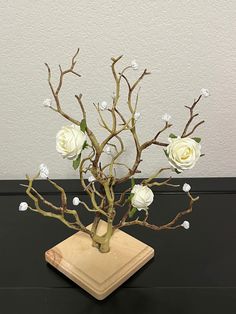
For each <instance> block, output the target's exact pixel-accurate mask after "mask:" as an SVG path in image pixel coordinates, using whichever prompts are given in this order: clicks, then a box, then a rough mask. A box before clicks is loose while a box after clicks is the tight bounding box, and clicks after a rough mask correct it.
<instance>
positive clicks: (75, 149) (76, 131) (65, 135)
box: [56, 125, 86, 160]
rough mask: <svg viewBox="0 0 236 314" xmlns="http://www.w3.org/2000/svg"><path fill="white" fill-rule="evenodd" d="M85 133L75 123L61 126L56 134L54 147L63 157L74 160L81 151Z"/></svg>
mask: <svg viewBox="0 0 236 314" xmlns="http://www.w3.org/2000/svg"><path fill="white" fill-rule="evenodd" d="M85 141H86V135H85V133H84V132H82V131H81V129H80V127H79V126H77V125H71V126H63V127H62V129H61V130H60V131H59V132H58V133H57V136H56V149H57V151H58V153H60V154H61V155H62V157H63V158H67V159H72V160H75V159H76V158H77V157H78V155H79V154H80V153H81V151H82V148H83V145H84V143H85Z"/></svg>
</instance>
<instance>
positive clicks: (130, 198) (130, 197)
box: [127, 193, 134, 202]
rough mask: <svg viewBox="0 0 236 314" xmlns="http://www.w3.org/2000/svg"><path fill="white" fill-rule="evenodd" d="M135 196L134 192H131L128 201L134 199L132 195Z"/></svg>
mask: <svg viewBox="0 0 236 314" xmlns="http://www.w3.org/2000/svg"><path fill="white" fill-rule="evenodd" d="M133 196H134V193H130V195H129V197H128V198H127V201H128V202H129V201H131V200H132V197H133Z"/></svg>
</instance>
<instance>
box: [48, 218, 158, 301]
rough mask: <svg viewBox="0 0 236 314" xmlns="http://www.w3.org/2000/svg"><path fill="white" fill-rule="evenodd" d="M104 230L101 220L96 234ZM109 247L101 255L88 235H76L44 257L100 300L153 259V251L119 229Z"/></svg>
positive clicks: (104, 226)
mask: <svg viewBox="0 0 236 314" xmlns="http://www.w3.org/2000/svg"><path fill="white" fill-rule="evenodd" d="M89 227H90V228H91V225H90V226H89ZM105 231H106V222H104V221H100V223H99V226H98V233H99V234H103V233H104V232H105ZM110 247H111V249H110V252H108V253H100V252H99V251H98V249H97V248H95V247H92V242H91V238H90V237H89V236H88V235H87V234H85V233H83V232H77V233H75V234H74V235H72V236H71V237H69V238H67V239H66V240H64V241H62V242H61V243H59V244H57V245H56V246H54V247H53V248H51V249H50V250H48V251H47V252H46V253H45V258H46V261H47V262H48V263H50V264H51V265H52V266H54V267H55V268H57V269H58V270H59V271H60V272H62V273H63V274H65V275H66V276H67V277H69V278H70V279H71V280H73V281H74V282H75V283H76V284H78V285H79V286H80V287H81V288H83V289H84V290H86V291H87V292H88V293H90V294H91V295H92V296H94V297H95V298H96V299H98V300H103V299H104V298H106V297H107V296H108V295H109V294H110V293H112V292H113V291H114V290H115V289H116V288H118V287H119V286H120V285H121V284H122V283H123V282H125V281H126V280H127V279H128V278H129V277H131V276H132V275H133V274H134V273H135V272H136V271H137V270H139V269H140V268H141V267H142V266H143V265H145V264H146V263H147V262H148V261H149V260H150V259H151V258H152V257H153V256H154V250H153V248H151V247H150V246H148V245H146V244H145V243H143V242H141V241H139V240H137V239H135V238H134V237H132V236H130V235H128V234H127V233H125V232H123V231H121V230H117V231H116V232H115V233H114V235H113V236H112V238H111V242H110Z"/></svg>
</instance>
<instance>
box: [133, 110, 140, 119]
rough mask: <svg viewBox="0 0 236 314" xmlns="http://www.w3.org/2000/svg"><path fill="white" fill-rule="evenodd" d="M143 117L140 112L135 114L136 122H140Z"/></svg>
mask: <svg viewBox="0 0 236 314" xmlns="http://www.w3.org/2000/svg"><path fill="white" fill-rule="evenodd" d="M140 117H141V113H140V112H135V114H134V120H135V121H138V119H139V118H140Z"/></svg>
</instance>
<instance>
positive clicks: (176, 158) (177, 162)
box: [166, 137, 201, 172]
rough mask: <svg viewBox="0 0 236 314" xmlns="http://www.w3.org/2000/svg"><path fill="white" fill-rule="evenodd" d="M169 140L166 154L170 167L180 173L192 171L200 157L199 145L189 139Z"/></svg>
mask: <svg viewBox="0 0 236 314" xmlns="http://www.w3.org/2000/svg"><path fill="white" fill-rule="evenodd" d="M169 140H170V144H169V145H168V146H167V149H166V153H167V156H168V160H169V163H170V165H171V166H173V167H174V168H175V169H177V170H178V171H180V172H182V171H183V170H187V169H192V168H193V167H194V166H195V164H196V162H197V161H198V159H199V157H200V155H201V145H200V144H199V143H197V142H196V141H195V140H193V139H191V138H189V137H184V138H180V137H177V138H170V139H169Z"/></svg>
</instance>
